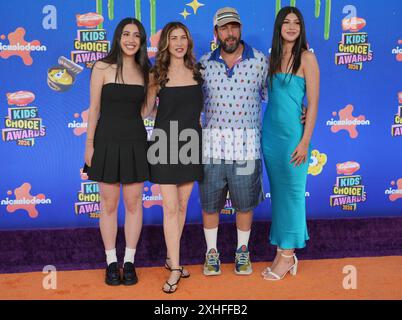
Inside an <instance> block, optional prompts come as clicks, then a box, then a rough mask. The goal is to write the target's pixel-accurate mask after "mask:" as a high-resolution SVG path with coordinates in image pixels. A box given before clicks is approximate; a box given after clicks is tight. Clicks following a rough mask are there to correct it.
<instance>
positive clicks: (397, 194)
mask: <svg viewBox="0 0 402 320" xmlns="http://www.w3.org/2000/svg"><path fill="white" fill-rule="evenodd" d="M395 184H396V187H397V189H392V188H389V189H388V190H387V191H386V192H385V193H388V194H389V200H391V201H396V200H398V199H402V178H401V179H398V181H397V182H396V183H395V181H391V186H393V187H394V186H395Z"/></svg>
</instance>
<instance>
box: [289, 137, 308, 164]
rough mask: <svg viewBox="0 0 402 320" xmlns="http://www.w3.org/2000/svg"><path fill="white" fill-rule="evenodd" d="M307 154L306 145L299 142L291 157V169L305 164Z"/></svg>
mask: <svg viewBox="0 0 402 320" xmlns="http://www.w3.org/2000/svg"><path fill="white" fill-rule="evenodd" d="M307 152H308V143H304V142H300V143H299V145H298V146H297V147H296V149H295V151H293V153H292V155H291V158H292V160H291V161H290V163H293V167H297V166H299V165H301V164H302V163H305V162H306V160H307Z"/></svg>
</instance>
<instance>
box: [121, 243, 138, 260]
mask: <svg viewBox="0 0 402 320" xmlns="http://www.w3.org/2000/svg"><path fill="white" fill-rule="evenodd" d="M136 250H137V249H130V248H127V247H126V253H125V254H124V263H126V262H131V263H134V256H135V252H136Z"/></svg>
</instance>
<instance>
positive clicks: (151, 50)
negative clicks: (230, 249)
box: [148, 30, 162, 58]
mask: <svg viewBox="0 0 402 320" xmlns="http://www.w3.org/2000/svg"><path fill="white" fill-rule="evenodd" d="M161 33H162V30H159V31H158V32H157V33H155V34H154V35H152V36H151V37H150V38H149V41H150V42H151V46H150V47H149V48H148V57H149V58H154V57H155V56H156V51H157V48H158V43H159V40H160V38H161Z"/></svg>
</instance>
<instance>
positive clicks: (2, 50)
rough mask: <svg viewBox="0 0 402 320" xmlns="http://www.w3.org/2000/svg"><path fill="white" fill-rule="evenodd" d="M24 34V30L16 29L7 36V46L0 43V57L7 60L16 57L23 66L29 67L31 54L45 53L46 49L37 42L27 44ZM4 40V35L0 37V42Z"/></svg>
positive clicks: (31, 61) (31, 60)
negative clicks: (35, 52)
mask: <svg viewBox="0 0 402 320" xmlns="http://www.w3.org/2000/svg"><path fill="white" fill-rule="evenodd" d="M25 33H26V31H25V29H24V28H22V27H20V28H17V29H16V30H15V31H14V32H11V33H10V34H9V35H8V36H7V38H8V41H9V44H3V43H2V42H0V57H1V58H3V59H8V58H10V57H12V56H18V57H20V58H21V59H22V61H23V63H24V64H25V65H27V66H30V65H31V64H32V63H33V59H32V57H31V52H33V51H47V47H46V46H45V45H41V43H40V41H39V40H33V41H30V42H27V41H26V40H25V39H24V37H25ZM5 39H6V36H5V35H4V34H3V35H1V36H0V40H5Z"/></svg>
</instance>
